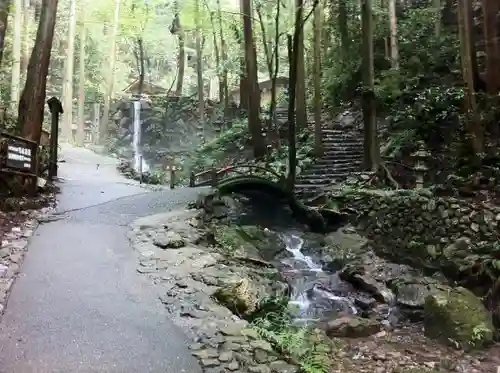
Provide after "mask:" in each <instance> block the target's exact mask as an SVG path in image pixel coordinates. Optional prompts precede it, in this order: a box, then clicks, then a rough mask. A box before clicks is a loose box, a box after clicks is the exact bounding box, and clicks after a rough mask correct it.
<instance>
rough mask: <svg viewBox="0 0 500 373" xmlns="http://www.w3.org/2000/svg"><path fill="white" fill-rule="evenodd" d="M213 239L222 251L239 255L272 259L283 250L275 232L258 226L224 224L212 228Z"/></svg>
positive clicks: (282, 244) (283, 246)
mask: <svg viewBox="0 0 500 373" xmlns="http://www.w3.org/2000/svg"><path fill="white" fill-rule="evenodd" d="M213 233H214V238H215V241H217V243H218V244H219V245H220V247H221V248H222V250H223V251H224V253H226V254H231V255H235V256H240V257H246V258H252V259H259V258H264V259H265V260H272V259H274V258H275V257H276V256H277V255H279V254H280V253H281V252H282V251H283V250H285V244H284V243H283V241H281V240H280V238H279V237H278V235H277V234H275V233H274V232H272V231H269V230H266V229H265V228H262V227H260V226H255V225H243V226H226V225H220V226H216V227H215V228H214V231H213Z"/></svg>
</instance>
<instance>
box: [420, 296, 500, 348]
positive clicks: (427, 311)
mask: <svg viewBox="0 0 500 373" xmlns="http://www.w3.org/2000/svg"><path fill="white" fill-rule="evenodd" d="M424 325H425V334H426V335H427V336H428V337H431V338H434V339H437V340H440V341H442V342H444V343H447V344H452V345H454V346H457V347H460V348H463V349H466V350H470V349H473V348H482V347H485V346H487V345H489V344H490V343H492V342H493V337H494V330H495V329H494V327H493V322H492V318H491V315H490V314H489V312H488V310H487V309H486V308H485V307H484V305H483V303H482V302H481V300H480V299H479V298H477V297H476V296H475V295H474V294H473V293H472V292H470V291H469V290H467V289H465V288H462V287H458V288H447V287H440V289H439V290H437V291H436V292H435V293H433V294H431V295H429V296H428V297H427V298H426V299H425V305H424Z"/></svg>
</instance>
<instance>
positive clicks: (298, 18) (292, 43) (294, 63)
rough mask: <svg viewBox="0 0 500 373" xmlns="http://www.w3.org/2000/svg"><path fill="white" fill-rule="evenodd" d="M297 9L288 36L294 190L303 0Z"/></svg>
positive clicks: (290, 182) (289, 180)
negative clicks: (296, 107) (291, 30)
mask: <svg viewBox="0 0 500 373" xmlns="http://www.w3.org/2000/svg"><path fill="white" fill-rule="evenodd" d="M296 5H297V6H296V9H295V26H294V32H293V39H292V37H291V36H288V40H287V41H288V61H289V64H290V71H289V100H288V177H287V184H288V188H289V190H290V191H293V190H294V187H295V181H296V178H297V149H296V130H297V128H296V122H295V121H296V119H297V118H296V115H295V107H294V106H295V104H296V100H295V95H296V93H297V75H298V74H297V73H298V67H299V66H298V62H299V56H298V55H297V52H298V51H299V50H300V38H301V36H300V34H301V33H303V31H302V30H301V29H302V22H303V18H304V17H303V11H304V9H303V5H304V3H303V0H297V2H296Z"/></svg>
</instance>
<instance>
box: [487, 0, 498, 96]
mask: <svg viewBox="0 0 500 373" xmlns="http://www.w3.org/2000/svg"><path fill="white" fill-rule="evenodd" d="M499 10H500V4H499V3H498V1H496V0H483V14H484V23H483V26H484V40H485V47H486V48H485V49H486V50H485V52H486V82H487V88H488V93H489V94H491V95H496V94H497V93H498V91H499V90H500V48H499V43H498V36H497V34H498V32H497V25H498V22H497V15H498V12H499Z"/></svg>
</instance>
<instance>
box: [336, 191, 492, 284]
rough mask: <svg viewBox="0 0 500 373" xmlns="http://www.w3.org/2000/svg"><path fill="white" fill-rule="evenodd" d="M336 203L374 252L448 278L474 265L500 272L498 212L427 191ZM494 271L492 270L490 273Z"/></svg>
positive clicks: (368, 194)
mask: <svg viewBox="0 0 500 373" xmlns="http://www.w3.org/2000/svg"><path fill="white" fill-rule="evenodd" d="M339 200H340V201H341V203H342V206H343V207H348V208H350V209H352V211H354V212H355V219H356V223H357V224H358V226H359V228H360V229H361V230H362V231H363V232H364V233H365V234H366V235H367V236H368V237H369V238H370V239H372V240H373V242H374V244H375V247H376V248H377V250H378V252H379V253H381V254H383V255H385V256H388V257H390V258H391V259H393V260H396V261H399V262H405V263H409V264H411V265H414V266H417V267H420V268H426V269H435V270H440V271H443V272H445V274H447V275H450V276H452V277H461V276H462V274H463V273H464V272H470V271H471V270H473V269H474V267H475V266H476V265H477V263H479V262H480V263H487V264H491V266H492V267H496V266H498V268H496V270H500V265H499V264H500V261H498V263H495V261H497V259H500V247H499V246H500V245H499V242H500V241H499V240H500V207H498V206H493V205H489V204H487V203H484V202H474V201H471V200H464V199H457V198H451V197H437V196H435V195H433V193H432V192H430V191H428V190H419V191H417V190H404V191H375V190H365V191H355V192H354V191H351V192H348V193H343V195H342V196H341V197H339ZM493 269H494V270H495V268H493Z"/></svg>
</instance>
